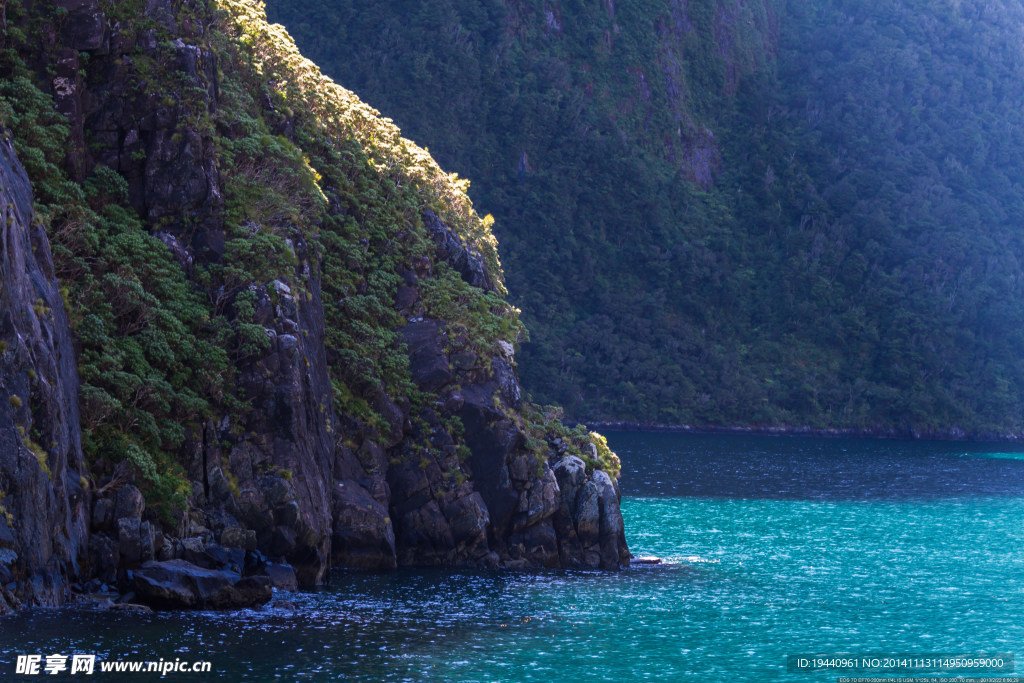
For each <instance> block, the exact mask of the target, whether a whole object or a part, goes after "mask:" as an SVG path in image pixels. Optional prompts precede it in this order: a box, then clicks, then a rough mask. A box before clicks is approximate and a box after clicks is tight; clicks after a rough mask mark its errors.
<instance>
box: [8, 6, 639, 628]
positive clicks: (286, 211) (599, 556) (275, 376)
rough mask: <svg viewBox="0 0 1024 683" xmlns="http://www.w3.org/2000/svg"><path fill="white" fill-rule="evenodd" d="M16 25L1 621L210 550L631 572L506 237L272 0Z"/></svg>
mask: <svg viewBox="0 0 1024 683" xmlns="http://www.w3.org/2000/svg"><path fill="white" fill-rule="evenodd" d="M0 20H2V22H3V44H2V53H0V125H2V126H4V140H5V142H4V143H3V149H2V150H0V151H2V152H3V157H2V165H0V172H2V173H3V180H2V185H3V187H2V190H0V191H2V192H3V193H4V202H5V203H6V206H7V210H6V214H5V215H6V216H7V219H6V226H5V228H4V229H5V240H4V245H5V249H4V253H3V258H4V262H3V273H4V278H5V279H4V290H3V296H4V298H3V312H4V322H3V328H2V330H0V339H2V341H0V344H2V351H0V353H2V356H0V358H2V362H3V365H2V368H0V369H2V375H0V379H2V381H0V393H2V394H3V396H2V399H3V400H2V401H0V404H2V406H0V419H2V422H0V433H2V437H0V438H3V439H4V444H5V446H4V447H3V449H2V450H3V453H2V458H0V513H2V515H3V516H2V517H0V586H3V587H4V588H3V591H4V592H3V599H0V609H2V608H3V606H4V605H6V606H12V605H17V604H20V603H24V602H29V603H32V602H49V603H57V602H60V601H61V600H63V599H65V598H66V597H67V594H68V590H69V586H70V585H72V584H73V585H74V586H75V588H76V589H79V590H87V589H91V588H96V587H101V586H106V587H108V588H109V587H116V588H119V589H121V590H127V589H128V588H130V587H131V581H130V573H129V570H132V569H135V568H138V567H139V566H140V565H142V564H143V563H146V562H161V561H162V562H172V561H179V560H181V559H182V558H184V559H187V560H189V561H190V562H194V563H196V564H200V565H203V566H205V567H208V568H211V569H230V570H232V571H237V572H238V573H239V574H246V573H259V572H262V571H264V570H265V568H266V567H267V566H270V567H276V568H280V566H281V564H282V563H287V564H288V565H290V567H292V568H293V569H294V572H295V576H296V579H297V581H298V583H299V584H300V585H314V584H316V583H319V582H321V581H322V580H323V579H324V576H325V573H326V571H327V570H328V569H329V568H330V567H352V568H364V569H387V568H393V567H395V566H398V565H444V566H450V565H470V564H473V565H480V566H506V567H527V566H550V567H554V566H579V567H604V568H618V567H620V566H622V565H623V564H624V563H626V562H628V558H629V553H628V550H627V548H626V545H625V539H624V534H623V529H622V518H621V515H620V513H619V508H618V501H619V493H618V488H617V484H616V477H617V474H618V461H617V459H616V458H615V456H614V454H612V453H611V452H610V451H609V450H608V448H607V445H606V444H605V443H604V440H603V439H602V438H600V437H599V436H597V435H595V434H591V433H588V432H587V431H586V430H585V429H583V428H580V427H578V428H575V429H573V430H570V429H568V428H566V427H564V426H563V425H562V424H561V423H560V422H559V420H558V413H559V411H558V410H557V409H555V408H552V407H546V408H541V407H539V406H536V405H534V404H533V403H531V402H530V401H529V400H528V399H526V398H524V396H523V392H522V390H521V388H520V385H519V382H518V379H517V370H516V360H515V352H516V347H517V345H518V344H519V342H520V340H521V338H522V337H523V336H524V334H525V332H524V330H523V327H522V325H521V323H520V321H519V317H518V311H517V310H516V309H514V308H513V307H511V306H510V305H509V304H508V303H507V302H506V301H505V299H504V296H505V294H506V290H505V287H504V284H503V282H502V272H501V268H500V266H499V264H498V256H497V250H496V244H495V240H494V238H493V236H492V234H491V231H490V224H491V222H492V221H491V219H490V218H486V219H484V218H481V217H480V216H478V215H477V214H476V213H475V212H474V210H473V207H472V205H471V204H470V202H469V200H468V199H467V197H466V195H465V188H466V184H465V183H464V182H463V181H460V180H458V179H457V178H456V177H455V176H451V175H448V174H446V173H444V172H443V171H441V170H440V168H439V167H438V166H437V165H436V164H435V162H434V161H433V159H431V157H430V156H429V155H428V154H427V153H426V152H425V151H424V150H422V149H420V148H418V147H416V146H415V145H414V144H413V143H411V142H409V141H408V140H405V139H403V138H402V137H401V135H400V132H399V130H398V129H397V128H396V127H395V126H394V125H393V124H391V123H390V121H388V120H386V119H382V118H380V117H379V116H378V114H377V112H376V111H374V110H373V109H371V108H370V107H368V106H366V105H365V104H363V103H362V102H361V101H359V100H358V99H357V98H356V97H355V96H354V95H353V94H352V93H350V92H348V91H346V90H344V89H343V88H341V87H339V86H338V85H336V84H334V83H333V82H331V81H330V80H329V79H327V78H325V77H324V76H322V75H321V74H320V72H319V70H318V69H317V68H316V66H315V65H313V64H312V63H311V62H309V61H307V60H305V59H304V58H303V57H302V56H301V55H300V54H299V52H298V50H297V49H296V48H295V45H294V43H293V42H292V41H291V39H290V38H289V37H288V35H287V33H285V31H284V30H283V29H282V28H281V27H279V26H270V25H268V24H267V22H266V20H265V17H264V15H263V11H262V6H261V4H260V3H255V2H244V1H235V0H222V1H219V2H203V1H202V0H180V1H179V0H148V1H146V2H143V1H142V0H138V1H132V2H103V1H100V0H54V1H53V2H27V1H26V2H8V3H6V5H5V7H4V14H3V16H2V17H0ZM51 251H52V259H51V257H50V253H51ZM65 311H66V312H65ZM76 371H77V372H76ZM79 381H80V385H79ZM4 424H6V427H5V426H3V425H4ZM49 539H52V544H51V543H50V541H49ZM168 566H171V565H168ZM148 571H150V573H152V571H153V570H148ZM289 571H291V570H289ZM270 573H273V572H270ZM139 575H140V572H136V589H138V588H139V580H140V579H139ZM284 583H286V584H287V583H288V582H287V581H285V582H284Z"/></svg>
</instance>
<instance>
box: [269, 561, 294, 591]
mask: <svg viewBox="0 0 1024 683" xmlns="http://www.w3.org/2000/svg"><path fill="white" fill-rule="evenodd" d="M263 571H264V572H265V573H266V576H267V578H268V579H270V585H271V586H273V587H274V588H277V589H280V590H283V591H294V590H298V589H299V582H298V579H296V578H295V570H294V569H292V567H291V566H290V565H287V564H279V563H277V562H268V563H267V564H266V566H265V567H264V568H263Z"/></svg>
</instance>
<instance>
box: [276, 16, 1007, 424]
mask: <svg viewBox="0 0 1024 683" xmlns="http://www.w3.org/2000/svg"><path fill="white" fill-rule="evenodd" d="M267 9H268V13H269V15H270V18H271V19H272V20H276V21H280V22H282V23H284V24H285V25H286V26H287V27H288V29H289V31H291V32H292V34H293V35H294V36H295V38H296V41H297V42H298V44H299V45H300V46H301V47H302V49H303V50H304V51H305V52H306V53H307V54H309V55H310V56H311V57H313V58H314V59H315V60H316V61H317V62H318V63H319V64H320V65H321V66H322V67H323V68H324V70H325V71H326V72H327V73H328V74H330V75H332V76H333V77H334V78H336V79H337V80H338V81H339V82H340V83H343V84H344V85H345V86H346V87H349V88H352V89H353V90H354V91H356V92H357V93H359V94H360V95H361V96H363V97H365V98H367V99H368V100H369V101H371V102H373V103H374V105H375V106H376V107H377V108H379V109H380V110H381V111H382V112H383V113H384V115H386V116H390V117H392V118H394V119H395V121H396V122H397V123H399V124H400V125H401V126H402V128H403V130H404V131H405V133H406V135H409V136H410V137H412V138H413V139H415V140H417V141H418V142H419V143H420V144H423V145H427V146H429V148H430V150H431V152H432V153H433V154H434V155H435V157H437V158H438V160H439V162H440V163H441V165H442V166H443V167H445V168H447V169H448V170H451V171H457V172H459V173H460V175H465V176H468V177H470V178H472V180H473V186H472V188H471V190H470V194H471V195H472V197H473V199H474V202H475V204H476V206H477V207H478V208H479V209H480V210H481V212H482V213H485V212H486V213H491V214H493V215H494V216H495V224H494V231H495V233H496V234H497V236H498V237H499V239H500V243H501V257H502V260H503V265H504V268H505V271H506V274H507V279H508V282H509V288H510V290H511V291H512V299H513V301H514V302H515V303H516V304H517V305H518V306H519V307H521V309H522V317H523V319H524V321H525V322H526V324H527V327H528V328H529V330H530V342H529V343H527V344H525V345H524V346H523V351H522V354H521V357H520V369H521V374H522V377H523V383H524V385H525V387H526V388H527V389H528V390H529V391H531V392H532V393H533V395H534V396H535V398H537V399H539V400H541V401H558V402H561V403H562V404H564V405H566V406H567V410H568V413H569V414H570V416H574V417H580V418H588V419H601V420H630V421H641V422H661V423H672V424H693V425H703V426H713V425H745V426H785V425H789V426H809V427H818V428H848V429H857V430H867V431H890V432H898V433H933V434H939V433H943V434H960V433H969V434H970V433H973V434H980V433H1000V434H1006V433H1009V432H1018V431H1020V429H1021V427H1022V424H1024V417H1022V416H1024V354H1022V351H1024V339H1022V338H1021V334H1022V325H1021V322H1022V317H1024V291H1022V283H1021V281H1020V271H1021V267H1020V266H1021V264H1020V263H1019V259H1020V255H1021V254H1022V253H1024V251H1022V246H1024V245H1022V244H1021V242H1022V236H1021V234H1020V231H1019V228H1018V226H1019V225H1020V223H1021V218H1022V213H1024V201H1022V200H1024V190H1022V188H1021V186H1020V178H1021V177H1022V176H1024V174H1022V171H1024V159H1022V158H1021V153H1022V150H1024V144H1022V142H1024V141H1022V140H1021V136H1022V135H1024V133H1022V126H1021V125H1020V124H1021V121H1020V119H1021V117H1022V116H1024V107H1022V106H1021V105H1022V104H1024V78H1022V74H1021V73H1020V72H1021V70H1022V69H1024V54H1022V52H1024V50H1022V46H1021V43H1020V41H1019V33H1020V30H1021V28H1022V26H1024V16H1022V14H1024V10H1022V9H1021V7H1020V6H1019V5H1017V4H1015V3H1011V2H1006V1H1003V0H1000V1H997V2H981V1H973V0H967V1H963V2H928V3H924V2H916V1H914V0H897V1H896V2H894V1H893V0H858V1H857V2H849V1H844V0H834V1H831V2H817V3H813V4H809V3H801V2H785V1H783V0H760V1H758V2H740V1H739V0H691V1H690V2H684V1H681V0H605V1H604V2H602V3H579V2H574V1H570V0H563V1H557V0H551V1H549V2H545V3H527V2H521V1H513V0H476V1H473V2H459V3H453V2H446V1H443V0H432V1H431V2H426V3H412V2H392V3H385V4H380V3H370V2H365V1H363V0H330V1H328V0H318V1H316V2H307V3H295V2H292V1H291V0H271V1H270V2H269V3H268V8H267Z"/></svg>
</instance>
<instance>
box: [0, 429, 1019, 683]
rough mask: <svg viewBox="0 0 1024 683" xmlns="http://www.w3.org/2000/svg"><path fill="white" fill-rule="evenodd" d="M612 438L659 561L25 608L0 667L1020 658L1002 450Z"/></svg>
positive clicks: (587, 674) (777, 676) (415, 676)
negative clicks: (88, 660)
mask: <svg viewBox="0 0 1024 683" xmlns="http://www.w3.org/2000/svg"><path fill="white" fill-rule="evenodd" d="M607 436H608V437H609V443H610V444H611V445H612V446H613V448H615V449H616V450H617V451H618V453H619V454H620V456H621V457H622V460H623V467H624V469H623V478H622V488H623V495H624V498H623V515H624V517H625V519H626V528H627V535H628V538H629V542H630V547H631V549H632V551H633V552H634V554H637V555H657V556H659V557H662V558H664V559H665V560H667V561H668V562H667V563H666V564H663V565H660V566H651V567H642V568H640V567H637V568H634V569H632V570H630V571H626V572H622V573H602V572H529V573H509V572H504V573H503V572H463V571H459V572H447V571H400V572H396V573H393V574H384V575H367V574H352V573H338V574H336V575H335V576H334V577H333V579H332V582H331V585H330V586H329V587H327V588H325V589H323V590H320V591H316V592H306V593H301V594H298V595H296V596H286V597H288V598H289V599H291V600H293V602H294V603H295V604H296V607H297V609H296V610H295V611H290V610H284V609H265V610H258V611H245V612H237V613H223V614H218V613H212V612H206V613H196V614H156V615H149V616H138V615H125V614H113V613H101V612H89V611H76V610H35V611H31V612H27V613H23V614H20V615H17V616H14V617H9V618H5V619H0V679H2V680H8V679H10V678H14V677H13V675H12V674H13V672H14V664H13V662H14V659H15V656H16V655H17V654H19V653H40V654H44V655H45V654H49V653H54V652H56V653H65V654H70V653H72V652H80V653H94V654H97V655H99V657H98V658H99V659H101V660H103V659H111V660H112V659H121V660H126V659H145V660H156V659H160V658H163V659H165V660H174V659H182V660H198V659H209V660H211V661H212V662H213V668H214V674H213V675H214V676H215V677H219V678H223V679H225V680H275V679H278V680H394V681H400V680H428V681H434V680H438V681H441V680H474V681H551V680H564V679H570V680H571V679H578V680H588V681H591V680H593V681H625V680H665V681H675V680H695V681H727V680H737V681H759V680H771V681H794V682H801V683H813V682H814V681H830V682H831V681H835V678H836V674H834V673H832V674H827V673H796V672H788V671H787V668H786V655H788V654H810V653H820V654H828V653H851V654H867V653H911V654H912V653H922V654H923V653H937V652H947V653H952V652H960V653H982V652H1016V653H1017V654H1018V669H1021V668H1024V647H1022V646H1024V460H1021V459H1019V454H1017V453H1016V452H1014V449H1013V448H1008V447H1007V446H1006V445H999V446H994V445H990V446H985V445H978V444H957V443H924V442H901V441H870V440H844V439H813V438H787V437H740V436H696V435H679V434H643V433H611V434H608V435H607ZM121 676H122V678H123V677H124V675H121ZM199 678H200V677H198V676H194V675H192V676H182V677H181V678H180V680H192V681H195V680H199ZM25 680H28V679H25ZM154 680H157V679H155V678H154ZM164 680H167V679H164Z"/></svg>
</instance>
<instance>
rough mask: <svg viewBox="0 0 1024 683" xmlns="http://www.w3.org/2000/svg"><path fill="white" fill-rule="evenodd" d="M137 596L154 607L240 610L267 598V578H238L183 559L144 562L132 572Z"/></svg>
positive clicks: (260, 602) (268, 589)
mask: <svg viewBox="0 0 1024 683" xmlns="http://www.w3.org/2000/svg"><path fill="white" fill-rule="evenodd" d="M134 589H135V594H136V597H137V599H138V600H139V601H140V602H142V603H144V604H146V605H149V606H151V607H153V608H155V609H198V608H216V609H242V608H245V607H258V606H260V605H264V604H266V603H267V602H269V601H270V599H271V597H272V590H271V586H270V578H269V577H266V576H248V577H246V578H244V579H243V578H242V577H241V576H240V575H239V574H237V573H235V572H230V571H223V570H216V569H204V568H203V567H197V566H196V565H194V564H192V563H191V562H186V561H185V560H168V561H167V562H155V561H154V562H146V563H145V564H144V565H142V567H140V568H139V569H138V570H137V571H136V572H135V577H134Z"/></svg>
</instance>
